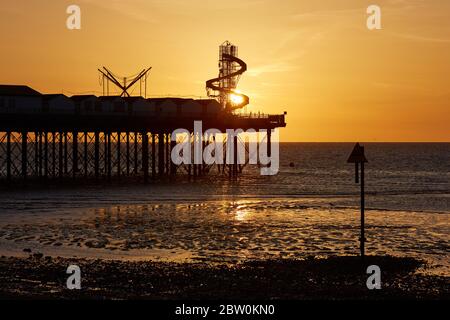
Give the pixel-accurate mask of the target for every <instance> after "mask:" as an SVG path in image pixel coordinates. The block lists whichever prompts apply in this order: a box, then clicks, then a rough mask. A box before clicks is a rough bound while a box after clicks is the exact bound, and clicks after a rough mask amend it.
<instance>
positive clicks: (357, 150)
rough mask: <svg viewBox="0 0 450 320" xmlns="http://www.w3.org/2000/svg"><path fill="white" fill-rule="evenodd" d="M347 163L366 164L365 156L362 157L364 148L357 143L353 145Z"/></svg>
mask: <svg viewBox="0 0 450 320" xmlns="http://www.w3.org/2000/svg"><path fill="white" fill-rule="evenodd" d="M347 162H348V163H362V162H368V161H367V159H366V156H365V155H364V147H361V146H360V145H359V143H357V144H356V145H355V147H354V148H353V151H352V153H351V154H350V157H348V160H347Z"/></svg>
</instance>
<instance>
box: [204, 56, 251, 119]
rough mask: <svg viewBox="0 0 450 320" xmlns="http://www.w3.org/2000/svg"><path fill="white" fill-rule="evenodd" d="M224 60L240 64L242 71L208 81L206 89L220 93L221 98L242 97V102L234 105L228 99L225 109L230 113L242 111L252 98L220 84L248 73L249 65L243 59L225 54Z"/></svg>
mask: <svg viewBox="0 0 450 320" xmlns="http://www.w3.org/2000/svg"><path fill="white" fill-rule="evenodd" d="M222 59H223V60H225V61H228V62H236V63H237V64H239V67H240V69H239V70H238V71H235V72H232V73H230V74H228V75H225V76H222V77H218V78H214V79H211V80H208V81H206V88H207V89H210V90H213V91H217V92H220V95H219V96H222V95H224V96H229V95H234V96H236V97H240V99H239V100H242V102H239V103H233V102H232V101H230V99H227V102H226V106H225V107H226V110H228V111H233V110H236V109H241V108H243V107H245V106H246V105H248V104H249V103H250V98H249V97H248V96H246V95H245V94H242V93H239V92H236V90H234V89H232V88H224V87H220V84H219V83H220V82H221V81H223V80H226V79H232V78H234V77H238V76H240V75H241V74H243V73H244V72H245V71H247V64H246V63H245V62H244V61H242V60H241V59H239V58H237V57H235V56H232V55H230V54H225V53H224V54H223V55H222Z"/></svg>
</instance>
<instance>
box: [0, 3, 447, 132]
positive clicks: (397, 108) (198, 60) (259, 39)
mask: <svg viewBox="0 0 450 320" xmlns="http://www.w3.org/2000/svg"><path fill="white" fill-rule="evenodd" d="M70 4H77V5H79V6H80V7H81V10H82V22H81V26H82V29H81V30H79V31H70V30H68V29H67V28H66V19H67V17H68V15H67V14H66V8H67V6H68V5H70ZM370 4H377V5H379V6H380V7H381V9H382V28H383V29H382V30H374V31H369V30H368V29H367V28H366V18H367V14H366V8H367V6H368V5H370ZM0 18H1V19H0V36H1V37H0V39H1V50H0V58H1V59H0V83H2V84H27V85H30V86H31V87H33V88H35V89H37V90H39V91H41V92H48V93H55V92H62V91H63V90H64V91H63V92H64V93H66V94H67V95H71V93H84V92H88V91H97V94H98V93H99V91H101V87H100V85H99V82H98V74H97V72H96V70H97V68H98V67H101V66H103V65H105V66H109V67H111V69H113V70H114V71H115V72H116V73H119V74H122V75H130V74H134V73H136V72H137V71H138V70H140V69H142V68H144V67H146V66H152V67H153V69H152V71H151V75H150V77H149V88H148V93H149V94H150V95H159V96H160V95H166V94H170V95H180V96H184V95H189V96H205V88H204V86H205V85H204V83H205V81H206V80H208V79H210V78H213V77H215V76H217V74H218V69H217V59H218V46H219V45H220V44H221V43H222V42H223V41H225V40H230V41H231V42H233V43H234V44H236V45H238V46H239V56H240V57H241V58H242V59H243V60H245V61H246V62H247V64H248V68H249V70H248V72H247V73H246V74H244V75H243V76H242V79H241V82H240V85H239V87H238V89H239V90H240V91H242V92H243V93H245V94H247V95H249V96H250V99H251V105H250V106H248V107H247V111H256V112H257V111H263V112H266V113H282V112H283V111H287V112H288V117H287V122H288V127H287V128H286V129H283V130H282V131H281V136H280V137H281V140H282V141H450V139H449V137H450V125H449V123H450V102H449V101H450V86H449V83H450V62H449V61H450V60H449V58H450V1H448V0H442V1H440V0H426V1H425V0H384V1H381V0H372V1H363V0H320V1H312V0H310V1H305V0H283V1H275V0H229V1H204V0H202V1H200V0H123V1H119V0H115V1H114V0H110V1H103V0H72V1H53V0H26V1H25V0H15V1H8V2H7V1H6V0H5V1H2V5H1V6H0Z"/></svg>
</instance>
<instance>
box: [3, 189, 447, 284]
mask: <svg viewBox="0 0 450 320" xmlns="http://www.w3.org/2000/svg"><path fill="white" fill-rule="evenodd" d="M339 201H342V200H340V199H333V198H328V199H323V198H321V199H316V198H303V199H290V200H286V199H265V200H261V199H239V200H235V201H230V200H226V201H222V200H211V201H187V200H184V201H157V202H156V201H155V202H149V203H147V204H136V205H116V206H105V207H99V208H92V207H90V206H87V207H86V208H83V207H77V208H73V209H71V208H68V207H67V206H63V207H59V208H56V209H55V208H53V207H52V206H48V205H47V208H46V209H44V208H41V207H39V206H37V205H36V204H34V207H32V209H24V210H23V212H18V211H17V209H15V210H13V211H12V212H11V213H8V212H4V213H3V214H2V219H1V221H0V226H1V229H0V255H5V256H26V255H27V253H26V252H24V250H27V249H30V250H32V251H33V252H42V253H43V254H44V255H48V256H52V257H56V256H61V257H66V258H72V257H77V258H101V259H121V260H126V261H136V260H141V261H142V260H152V261H162V262H205V263H230V264H235V263H239V262H244V261H247V260H261V259H298V258H304V257H306V256H308V255H315V256H319V255H320V256H331V255H355V254H357V253H358V252H359V249H358V247H359V243H358V237H359V213H358V210H355V209H354V208H349V207H345V206H341V205H340V204H339ZM14 207H15V208H17V206H14ZM36 207H37V208H36ZM448 221H449V214H448V213H432V212H405V211H383V210H370V209H368V210H367V214H366V238H367V239H368V242H367V244H366V245H367V252H368V253H369V254H373V255H393V256H400V257H416V258H420V259H424V260H426V261H427V262H430V263H432V264H433V268H429V269H428V271H429V272H434V273H435V274H440V275H446V276H449V275H450V269H449V268H450V257H449V255H448V254H447V253H448V250H449V241H450V225H449V223H448Z"/></svg>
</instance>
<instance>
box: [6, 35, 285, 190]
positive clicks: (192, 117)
mask: <svg viewBox="0 0 450 320" xmlns="http://www.w3.org/2000/svg"><path fill="white" fill-rule="evenodd" d="M220 60H221V61H220V77H219V78H216V79H213V80H210V81H208V82H207V86H208V88H209V89H210V90H213V91H216V92H218V95H214V94H213V93H211V96H213V97H216V98H218V101H217V100H215V99H204V100H201V99H200V100H198V99H197V100H195V99H180V98H154V99H146V98H144V97H142V83H141V90H140V96H139V97H131V96H130V94H129V92H128V90H129V89H130V88H131V86H133V85H134V84H136V83H137V82H138V81H141V82H142V81H143V80H144V81H145V79H146V78H147V76H148V72H149V71H150V69H151V68H148V69H144V70H142V71H141V72H140V73H138V74H137V75H136V76H135V77H131V78H123V82H120V78H119V77H117V76H115V75H114V74H113V73H112V72H111V71H110V70H109V69H107V68H105V67H104V68H103V70H100V69H99V72H100V73H101V75H102V79H103V85H104V88H103V93H104V95H103V96H101V97H96V96H94V95H76V96H72V97H67V96H65V95H63V94H50V95H49V94H41V93H39V92H37V91H35V90H33V89H31V88H29V87H26V86H10V85H0V179H1V178H6V180H7V181H11V180H12V179H14V178H18V177H22V178H23V179H27V178H29V177H41V178H51V177H52V178H55V177H59V178H63V177H69V176H70V177H73V178H76V177H79V176H82V177H89V176H93V177H95V178H100V177H107V178H111V177H112V176H117V177H121V176H130V175H142V176H143V179H144V181H148V179H149V177H150V176H151V177H153V178H156V177H157V176H163V175H167V174H175V173H176V172H179V171H180V170H184V171H186V172H187V173H188V174H189V175H194V176H197V175H203V174H206V173H207V172H209V171H210V170H211V167H212V166H208V165H206V164H204V163H202V164H192V165H181V166H175V165H174V164H173V163H172V161H171V156H170V155H171V150H172V148H173V146H174V145H175V143H176V142H175V141H171V133H172V132H173V131H174V130H176V129H180V128H182V129H186V130H188V131H189V132H190V137H189V138H190V139H191V141H200V139H201V143H202V145H206V142H207V141H204V138H203V137H199V136H195V134H194V122H195V121H202V127H203V131H206V130H208V129H213V128H214V129H218V130H220V131H221V132H225V131H226V130H227V129H238V128H239V129H242V130H248V129H254V130H267V140H268V141H267V142H268V143H269V146H270V142H271V130H272V129H274V128H277V127H285V126H286V123H285V114H282V115H263V116H261V115H259V114H258V116H256V114H254V115H253V116H252V115H243V114H234V113H233V110H236V109H238V108H242V107H243V106H244V105H246V104H248V101H249V99H248V97H247V96H245V95H243V94H239V93H236V92H235V89H236V85H237V82H238V79H239V76H240V75H241V74H242V73H243V72H245V71H246V69H247V66H246V64H245V63H244V62H243V61H242V60H240V59H238V58H237V47H235V46H233V45H231V44H230V43H229V42H226V43H224V44H223V45H222V46H221V47H220ZM105 79H106V80H107V82H106V85H107V88H106V93H107V94H106V95H105ZM109 82H112V83H114V84H115V85H116V86H117V87H118V88H119V89H120V90H121V94H120V95H119V96H109V95H108V93H109ZM230 94H233V95H237V96H239V97H242V102H240V103H237V104H236V103H235V104H232V103H230ZM208 139H211V140H212V139H213V137H210V138H208ZM237 142H238V138H237V137H234V150H235V151H234V157H235V158H234V160H235V161H234V164H233V165H223V166H222V168H221V169H220V166H219V171H220V172H222V173H224V172H228V174H229V175H230V176H237V175H238V173H239V172H240V171H241V170H242V166H239V165H238V164H237V151H236V148H237ZM191 145H193V144H192V143H191ZM268 152H269V153H270V147H269V148H268ZM191 154H192V155H193V152H192V153H191ZM225 154H226V150H224V156H225Z"/></svg>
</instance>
